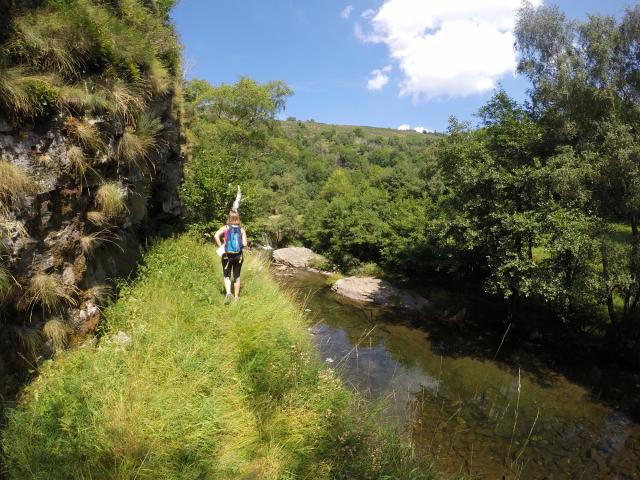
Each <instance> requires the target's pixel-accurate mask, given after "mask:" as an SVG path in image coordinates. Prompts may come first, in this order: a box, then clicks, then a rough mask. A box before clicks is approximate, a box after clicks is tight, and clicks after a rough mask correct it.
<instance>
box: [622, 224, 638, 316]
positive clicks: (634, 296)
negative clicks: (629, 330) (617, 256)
mask: <svg viewBox="0 0 640 480" xmlns="http://www.w3.org/2000/svg"><path fill="white" fill-rule="evenodd" d="M639 241H640V239H639V238H638V217H637V215H636V214H633V215H632V216H631V259H630V262H629V267H630V270H631V272H630V273H631V285H630V286H629V291H628V292H627V295H625V302H624V315H625V320H628V319H629V318H628V317H630V316H631V312H632V311H633V310H634V309H635V307H636V306H637V304H638V290H639V289H638V269H639V268H638V267H639V265H638V243H639ZM631 300H633V302H632V303H631V304H630V302H631Z"/></svg>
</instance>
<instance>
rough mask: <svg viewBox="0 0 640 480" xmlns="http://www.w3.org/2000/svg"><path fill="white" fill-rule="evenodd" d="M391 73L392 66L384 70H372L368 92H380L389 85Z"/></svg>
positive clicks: (368, 82)
mask: <svg viewBox="0 0 640 480" xmlns="http://www.w3.org/2000/svg"><path fill="white" fill-rule="evenodd" d="M390 71H391V65H387V66H386V67H384V68H380V69H376V70H372V71H371V73H370V74H369V75H370V77H369V80H367V90H371V91H379V90H382V89H383V88H384V86H385V85H386V84H387V83H389V75H388V73H389V72H390Z"/></svg>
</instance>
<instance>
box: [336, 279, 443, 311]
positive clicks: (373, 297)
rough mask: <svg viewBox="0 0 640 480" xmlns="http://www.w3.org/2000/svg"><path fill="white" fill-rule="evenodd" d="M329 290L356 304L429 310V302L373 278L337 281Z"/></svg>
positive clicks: (412, 293)
mask: <svg viewBox="0 0 640 480" xmlns="http://www.w3.org/2000/svg"><path fill="white" fill-rule="evenodd" d="M331 289H332V290H333V291H334V292H335V293H337V294H338V295H342V296H343V297H346V298H349V299H351V300H354V301H356V302H363V303H371V304H374V305H380V306H384V307H395V308H404V309H407V310H413V311H421V310H425V309H428V308H430V307H431V306H432V305H431V302H430V301H429V300H427V299H426V298H423V297H421V296H420V295H418V294H416V293H414V292H411V291H409V290H403V289H401V288H397V287H394V286H393V285H391V284H390V283H389V282H386V281H384V280H380V279H379V278H373V277H347V278H342V279H340V280H338V281H337V282H336V283H335V284H334V285H333V287H331Z"/></svg>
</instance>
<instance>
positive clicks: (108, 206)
mask: <svg viewBox="0 0 640 480" xmlns="http://www.w3.org/2000/svg"><path fill="white" fill-rule="evenodd" d="M96 206H97V207H98V208H99V209H100V213H102V214H103V215H104V217H105V219H107V220H110V219H112V218H114V217H117V216H118V215H120V214H121V213H122V212H124V210H125V204H124V194H123V193H122V185H120V184H119V183H118V182H107V183H103V184H102V185H100V187H98V190H97V192H96Z"/></svg>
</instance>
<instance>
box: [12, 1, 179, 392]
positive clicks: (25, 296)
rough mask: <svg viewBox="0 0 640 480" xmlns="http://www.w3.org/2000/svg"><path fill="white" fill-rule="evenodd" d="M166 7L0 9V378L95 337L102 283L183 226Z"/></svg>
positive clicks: (174, 63) (76, 4)
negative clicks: (142, 246)
mask: <svg viewBox="0 0 640 480" xmlns="http://www.w3.org/2000/svg"><path fill="white" fill-rule="evenodd" d="M172 3H173V2H171V1H167V0H163V1H161V2H156V1H146V0H113V1H101V0H34V1H31V0H28V1H27V0H11V1H0V19H1V20H0V272H2V288H1V289H0V290H1V291H0V371H3V370H5V368H6V369H7V370H9V371H15V370H20V369H21V368H24V367H25V366H28V367H29V368H33V366H35V365H37V363H38V361H39V360H40V359H41V358H42V357H43V356H47V355H51V354H52V353H53V352H54V351H55V350H56V349H58V346H59V345H60V344H61V342H60V339H61V338H63V337H64V338H66V337H71V336H72V335H71V334H72V333H73V332H76V333H81V334H84V333H86V332H87V331H90V330H91V329H93V328H95V326H96V324H97V317H99V311H98V307H99V305H100V303H101V302H102V301H103V300H104V297H105V295H104V293H103V292H104V291H105V290H106V288H107V285H106V283H109V282H110V279H112V278H114V277H116V276H117V275H122V274H128V273H129V272H130V270H131V268H133V266H134V264H135V257H136V256H137V254H138V242H139V239H140V238H141V237H143V236H144V235H145V234H147V233H148V231H149V230H150V227H149V226H150V225H153V224H154V222H156V221H157V220H158V219H159V218H160V217H161V216H163V215H165V214H166V216H167V217H170V216H172V215H175V214H176V213H177V212H176V210H177V208H176V205H177V188H178V187H179V184H180V178H181V162H180V156H179V150H180V145H179V142H180V121H181V120H180V116H181V113H180V109H181V106H180V103H181V102H180V99H181V95H180V83H181V72H180V46H179V44H178V41H177V38H176V35H175V33H174V29H173V26H172V25H171V23H170V21H169V18H168V9H169V8H171V5H172ZM165 218H166V217H165ZM46 325H49V327H48V328H44V327H45V326H46ZM56 326H57V327H56ZM65 342H66V340H65ZM65 342H62V343H65ZM8 383H10V382H7V384H8Z"/></svg>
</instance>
